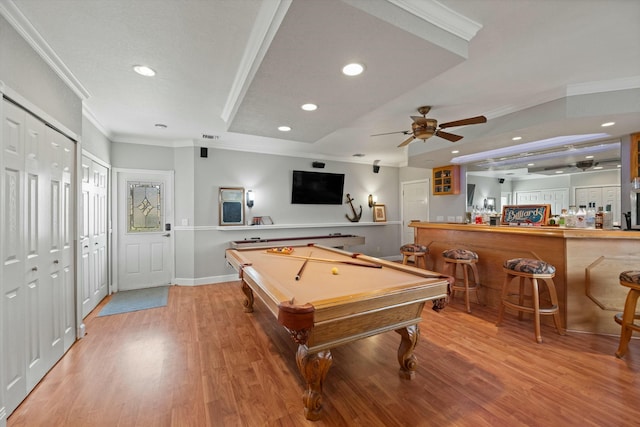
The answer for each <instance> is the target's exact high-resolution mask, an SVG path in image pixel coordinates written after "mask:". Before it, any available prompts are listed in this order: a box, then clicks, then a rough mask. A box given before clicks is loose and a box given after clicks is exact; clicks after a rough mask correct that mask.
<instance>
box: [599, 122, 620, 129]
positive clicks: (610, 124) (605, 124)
mask: <svg viewBox="0 0 640 427" xmlns="http://www.w3.org/2000/svg"><path fill="white" fill-rule="evenodd" d="M615 124H616V122H607V123H603V124H601V125H600V126H602V127H603V128H606V127H609V126H613V125H615Z"/></svg>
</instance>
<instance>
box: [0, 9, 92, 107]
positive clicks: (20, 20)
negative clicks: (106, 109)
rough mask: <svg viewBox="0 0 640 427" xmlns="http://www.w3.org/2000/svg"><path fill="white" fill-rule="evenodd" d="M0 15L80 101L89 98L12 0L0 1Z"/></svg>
mask: <svg viewBox="0 0 640 427" xmlns="http://www.w3.org/2000/svg"><path fill="white" fill-rule="evenodd" d="M0 15H2V16H3V17H4V18H5V19H6V20H7V21H8V22H9V24H10V25H11V26H12V27H13V28H14V29H15V30H16V31H17V32H18V34H20V35H21V36H22V38H23V39H24V40H25V41H26V42H27V43H28V44H29V46H31V48H32V49H33V50H35V51H36V53H37V54H38V55H39V56H40V57H41V58H42V59H43V60H44V61H45V62H46V63H47V64H48V65H49V67H51V69H52V70H53V71H54V72H55V73H56V74H57V75H58V77H60V79H62V81H63V82H64V83H65V84H66V85H67V86H69V88H70V89H71V90H72V91H73V92H74V93H75V94H76V95H77V96H78V97H79V98H80V99H81V100H85V99H87V98H89V97H90V96H91V95H90V93H89V91H88V90H87V89H86V88H85V87H84V86H83V85H82V83H80V81H79V80H78V79H77V78H76V77H75V76H74V75H73V73H72V72H71V70H69V68H67V66H66V65H65V64H64V62H62V60H61V59H60V57H58V55H57V54H56V53H55V51H54V50H53V49H52V48H51V46H49V44H48V43H47V42H46V41H45V40H44V38H43V37H42V36H41V35H40V33H39V32H38V31H37V30H36V29H35V28H34V27H33V25H31V22H30V21H29V20H28V19H27V18H26V17H25V16H24V15H23V14H22V12H21V11H20V9H19V8H18V6H16V5H15V3H14V2H13V1H12V0H0Z"/></svg>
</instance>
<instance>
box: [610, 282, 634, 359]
mask: <svg viewBox="0 0 640 427" xmlns="http://www.w3.org/2000/svg"><path fill="white" fill-rule="evenodd" d="M620 284H621V285H622V286H626V287H627V288H629V293H628V294H627V300H626V302H625V303H624V313H618V314H616V315H615V316H614V319H615V321H616V322H618V323H619V324H620V325H621V326H622V329H621V331H620V345H619V346H618V351H616V356H617V357H623V356H624V355H625V354H626V353H627V347H628V346H629V341H630V340H631V334H632V332H633V331H636V332H640V324H638V323H635V322H634V321H635V320H638V319H640V314H636V304H637V303H638V297H640V271H638V270H632V271H623V272H622V273H620Z"/></svg>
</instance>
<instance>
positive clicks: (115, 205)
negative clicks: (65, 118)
mask: <svg viewBox="0 0 640 427" xmlns="http://www.w3.org/2000/svg"><path fill="white" fill-rule="evenodd" d="M123 173H124V174H128V173H135V174H149V175H165V176H166V179H167V185H168V186H171V200H166V203H167V206H169V207H170V208H171V212H173V219H172V221H171V223H172V230H171V236H169V248H170V251H171V256H170V257H169V258H170V261H169V263H170V265H169V270H170V276H171V279H170V280H171V283H173V282H175V279H176V265H175V264H176V257H175V239H174V235H175V233H174V232H173V229H174V228H175V224H174V222H175V203H174V201H175V194H174V190H175V183H174V176H175V172H174V171H173V170H158V169H127V168H112V169H111V200H112V203H111V245H112V248H113V251H112V258H111V282H110V284H109V295H111V294H112V293H113V292H118V279H119V278H118V267H119V265H118V257H117V256H116V253H117V252H115V251H118V244H119V243H120V242H119V241H118V233H119V232H120V227H121V226H123V225H122V224H119V223H118V211H119V209H120V207H121V205H122V203H121V200H120V194H118V179H119V177H120V174H123ZM165 194H166V190H165Z"/></svg>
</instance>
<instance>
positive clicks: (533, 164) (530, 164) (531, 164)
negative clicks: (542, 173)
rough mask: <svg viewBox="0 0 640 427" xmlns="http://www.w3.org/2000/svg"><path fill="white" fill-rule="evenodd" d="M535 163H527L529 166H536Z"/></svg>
mask: <svg viewBox="0 0 640 427" xmlns="http://www.w3.org/2000/svg"><path fill="white" fill-rule="evenodd" d="M535 165H536V164H535V163H527V166H535Z"/></svg>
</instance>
